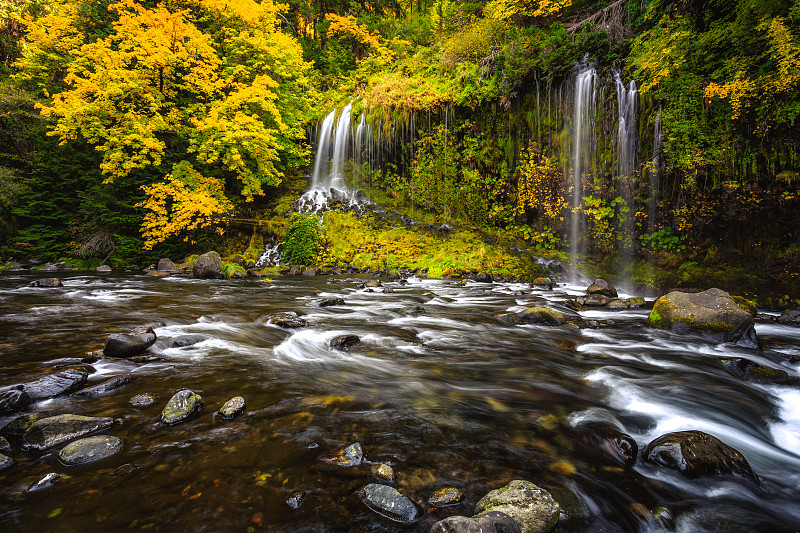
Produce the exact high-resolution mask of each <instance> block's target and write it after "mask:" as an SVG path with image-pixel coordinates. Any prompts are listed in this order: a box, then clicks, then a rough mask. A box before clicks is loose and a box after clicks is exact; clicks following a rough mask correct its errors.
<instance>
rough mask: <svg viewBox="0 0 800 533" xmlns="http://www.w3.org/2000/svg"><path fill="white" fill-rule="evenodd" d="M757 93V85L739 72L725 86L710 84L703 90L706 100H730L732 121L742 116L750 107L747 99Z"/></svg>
mask: <svg viewBox="0 0 800 533" xmlns="http://www.w3.org/2000/svg"><path fill="white" fill-rule="evenodd" d="M755 92H756V84H755V82H754V81H753V80H751V79H748V78H747V77H746V76H745V73H744V72H741V71H739V72H738V73H737V74H736V77H735V78H734V79H733V80H732V81H729V82H728V83H726V84H724V85H718V84H716V83H709V84H708V85H707V86H706V88H705V89H704V90H703V95H704V96H705V97H706V98H714V97H719V98H729V99H730V103H731V119H732V120H736V119H737V118H739V116H740V115H741V114H742V108H743V107H748V103H747V101H746V100H747V99H748V98H750V97H751V96H752V95H753V94H755Z"/></svg>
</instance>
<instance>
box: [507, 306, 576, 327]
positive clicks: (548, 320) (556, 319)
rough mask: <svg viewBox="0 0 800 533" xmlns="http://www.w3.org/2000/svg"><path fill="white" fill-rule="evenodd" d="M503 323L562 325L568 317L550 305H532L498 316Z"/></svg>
mask: <svg viewBox="0 0 800 533" xmlns="http://www.w3.org/2000/svg"><path fill="white" fill-rule="evenodd" d="M497 320H498V321H499V322H500V323H501V324H505V325H513V326H519V325H522V324H544V325H546V326H560V325H561V324H563V323H564V322H566V320H567V317H566V316H565V315H564V314H563V313H561V312H559V311H556V310H555V309H550V308H548V307H531V308H529V309H525V310H524V311H520V312H518V313H506V314H502V315H498V316H497Z"/></svg>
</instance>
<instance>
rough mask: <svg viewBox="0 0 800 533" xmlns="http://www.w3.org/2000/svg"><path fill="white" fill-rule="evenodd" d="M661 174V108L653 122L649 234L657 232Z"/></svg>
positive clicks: (648, 206) (648, 217)
mask: <svg viewBox="0 0 800 533" xmlns="http://www.w3.org/2000/svg"><path fill="white" fill-rule="evenodd" d="M660 172H661V106H659V107H658V113H656V117H655V119H654V120H653V159H652V166H651V168H650V176H649V178H650V183H649V185H650V187H649V188H650V199H649V201H648V204H647V233H649V234H650V235H652V234H653V233H655V232H656V217H657V216H658V180H659V176H660Z"/></svg>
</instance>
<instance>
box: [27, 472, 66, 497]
mask: <svg viewBox="0 0 800 533" xmlns="http://www.w3.org/2000/svg"><path fill="white" fill-rule="evenodd" d="M64 477H68V476H62V475H61V474H56V473H55V472H50V473H49V474H46V475H45V476H43V477H42V478H41V479H39V480H38V481H36V482H35V483H32V484H31V485H29V486H28V487H27V488H26V490H25V492H28V493H32V492H39V491H40V490H45V489H49V488H50V487H52V486H53V485H55V484H56V483H58V482H59V481H61V478H64ZM34 479H35V478H34Z"/></svg>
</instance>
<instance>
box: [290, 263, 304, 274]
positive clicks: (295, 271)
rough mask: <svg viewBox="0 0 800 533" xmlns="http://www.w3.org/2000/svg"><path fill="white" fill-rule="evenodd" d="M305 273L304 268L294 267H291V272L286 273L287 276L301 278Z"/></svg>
mask: <svg viewBox="0 0 800 533" xmlns="http://www.w3.org/2000/svg"><path fill="white" fill-rule="evenodd" d="M302 273H303V267H300V266H297V265H294V266H291V267H289V270H287V271H286V275H287V276H299V275H300V274H302Z"/></svg>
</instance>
